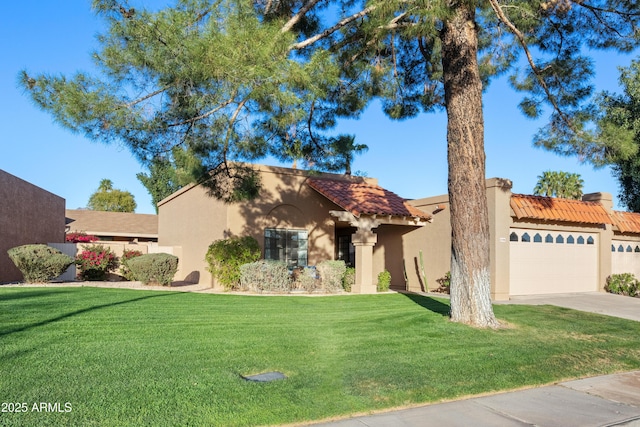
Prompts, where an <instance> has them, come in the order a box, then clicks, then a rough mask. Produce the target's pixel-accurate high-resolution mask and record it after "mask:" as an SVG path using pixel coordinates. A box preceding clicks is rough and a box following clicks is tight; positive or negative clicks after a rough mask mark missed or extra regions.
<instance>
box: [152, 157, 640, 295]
mask: <svg viewBox="0 0 640 427" xmlns="http://www.w3.org/2000/svg"><path fill="white" fill-rule="evenodd" d="M256 169H257V170H258V171H259V173H260V175H261V180H262V189H261V193H260V196H259V197H258V198H257V199H256V200H254V201H250V202H242V203H234V204H225V203H223V202H221V201H219V200H216V199H213V198H212V197H210V196H209V195H208V194H207V191H206V190H205V189H204V188H203V187H202V186H198V185H190V186H187V187H185V188H183V189H182V190H180V191H178V192H176V193H174V194H173V195H171V196H169V197H168V198H166V199H164V200H163V201H161V202H160V203H159V243H160V244H161V245H164V246H174V247H176V248H177V250H179V251H180V253H181V254H182V257H181V264H182V265H181V270H180V271H179V273H178V276H182V277H177V278H178V279H179V280H181V279H182V278H188V279H190V280H196V281H197V280H199V282H200V283H211V284H212V279H211V276H210V274H209V273H208V271H207V269H206V263H205V261H204V258H205V254H206V252H207V248H208V246H209V245H210V244H211V243H212V242H213V241H215V240H218V239H222V238H225V237H229V236H232V235H235V236H244V235H250V236H253V237H254V238H256V240H258V242H259V243H260V245H261V247H262V251H263V257H264V258H266V259H281V260H285V261H286V262H287V263H288V264H289V265H292V266H296V265H315V264H317V263H319V262H321V261H323V260H327V259H343V260H345V262H347V263H348V264H351V265H354V266H355V267H356V287H354V290H353V291H354V292H363V293H368V292H375V282H376V277H377V275H378V273H380V272H381V271H383V270H384V269H387V270H389V271H390V272H391V276H392V288H393V289H397V290H410V291H424V290H426V289H429V290H433V289H435V288H437V287H438V282H437V280H438V279H439V278H442V277H444V276H445V274H446V273H447V272H448V271H449V268H450V257H451V226H450V217H449V210H448V203H449V201H448V196H447V195H442V196H436V197H429V198H424V199H419V200H412V201H407V200H405V199H402V198H400V197H399V196H397V195H396V194H394V193H391V192H389V191H387V190H384V189H383V188H381V187H379V186H378V185H377V182H376V180H375V179H371V178H361V177H349V176H344V175H337V174H326V173H322V174H318V173H313V174H312V173H309V172H307V171H300V170H294V169H286V168H277V167H268V166H256ZM487 200H488V205H489V222H490V235H491V246H490V251H491V286H492V287H491V292H492V298H494V299H495V300H505V299H508V298H509V297H510V296H511V295H529V294H544V293H569V292H595V291H601V290H603V288H604V284H605V281H606V278H607V277H608V276H609V275H610V274H612V273H621V272H632V273H634V274H636V275H638V277H640V214H634V213H628V212H617V211H613V209H612V206H613V204H612V201H611V195H609V194H607V193H594V194H588V195H585V196H584V198H583V201H575V200H567V199H558V198H550V197H538V196H530V195H520V194H512V193H511V182H510V181H509V180H507V179H501V178H492V179H489V180H487ZM421 258H422V259H423V262H424V270H423V269H422V265H421V262H420V259H421ZM423 273H424V274H423ZM425 276H426V283H425Z"/></svg>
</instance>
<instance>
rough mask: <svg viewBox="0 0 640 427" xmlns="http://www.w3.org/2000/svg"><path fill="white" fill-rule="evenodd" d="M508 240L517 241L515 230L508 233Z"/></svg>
mask: <svg viewBox="0 0 640 427" xmlns="http://www.w3.org/2000/svg"><path fill="white" fill-rule="evenodd" d="M509 241H510V242H517V241H518V235H517V234H516V232H515V231H514V232H512V233H511V234H510V235H509Z"/></svg>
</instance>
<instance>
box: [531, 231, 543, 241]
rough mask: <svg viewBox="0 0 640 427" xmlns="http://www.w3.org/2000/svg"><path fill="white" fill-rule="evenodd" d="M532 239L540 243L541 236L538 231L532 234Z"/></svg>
mask: <svg viewBox="0 0 640 427" xmlns="http://www.w3.org/2000/svg"><path fill="white" fill-rule="evenodd" d="M533 241H534V242H535V243H542V236H541V235H540V233H536V235H535V236H533Z"/></svg>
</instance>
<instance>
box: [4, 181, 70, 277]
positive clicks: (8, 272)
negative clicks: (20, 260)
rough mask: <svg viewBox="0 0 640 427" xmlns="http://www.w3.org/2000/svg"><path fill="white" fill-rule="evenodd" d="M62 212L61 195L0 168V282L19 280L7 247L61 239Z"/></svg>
mask: <svg viewBox="0 0 640 427" xmlns="http://www.w3.org/2000/svg"><path fill="white" fill-rule="evenodd" d="M64 212H65V200H64V199H63V198H62V197H59V196H56V195H55V194H52V193H50V192H48V191H46V190H43V189H42V188H40V187H36V186H35V185H33V184H30V183H28V182H27V181H24V180H22V179H20V178H18V177H15V176H13V175H11V174H9V173H7V172H5V171H3V170H1V169H0V282H10V281H17V280H21V279H22V274H21V273H20V271H19V270H18V269H17V268H16V267H15V265H14V264H13V262H11V260H10V259H9V256H8V255H7V250H8V249H11V248H13V247H15V246H20V245H26V244H33V243H44V244H46V243H63V242H64V227H65V215H64Z"/></svg>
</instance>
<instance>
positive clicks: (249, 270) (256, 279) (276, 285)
mask: <svg viewBox="0 0 640 427" xmlns="http://www.w3.org/2000/svg"><path fill="white" fill-rule="evenodd" d="M240 288H241V289H244V290H248V291H252V292H263V291H267V292H289V291H291V276H290V275H289V270H288V269H287V264H286V263H285V262H283V261H268V260H262V261H256V262H252V263H249V264H243V265H241V266H240Z"/></svg>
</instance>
